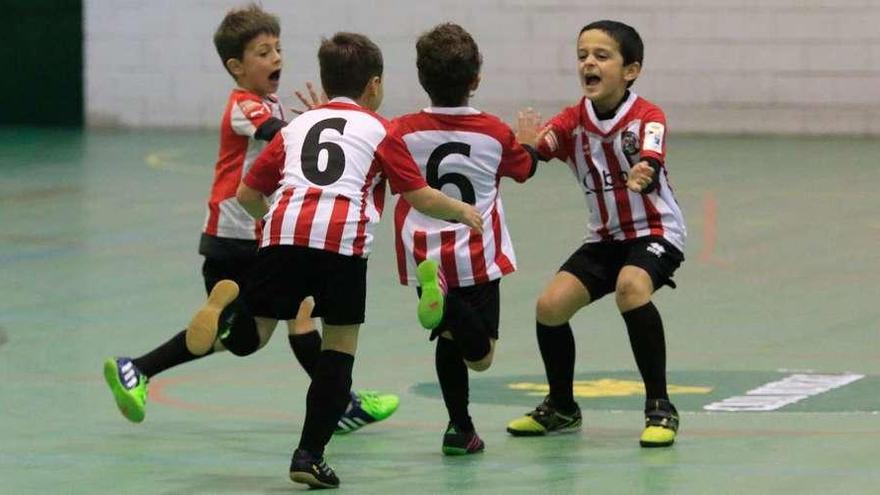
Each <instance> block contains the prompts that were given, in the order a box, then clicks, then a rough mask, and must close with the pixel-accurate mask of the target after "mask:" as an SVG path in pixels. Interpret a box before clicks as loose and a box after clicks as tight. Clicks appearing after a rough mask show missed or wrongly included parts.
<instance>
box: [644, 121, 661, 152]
mask: <svg viewBox="0 0 880 495" xmlns="http://www.w3.org/2000/svg"><path fill="white" fill-rule="evenodd" d="M665 130H666V129H665V127H663V124H661V123H659V122H648V123H647V124H646V125H645V142H644V144H643V145H642V149H644V150H648V151H656V152H657V153H663V132H664V131H665Z"/></svg>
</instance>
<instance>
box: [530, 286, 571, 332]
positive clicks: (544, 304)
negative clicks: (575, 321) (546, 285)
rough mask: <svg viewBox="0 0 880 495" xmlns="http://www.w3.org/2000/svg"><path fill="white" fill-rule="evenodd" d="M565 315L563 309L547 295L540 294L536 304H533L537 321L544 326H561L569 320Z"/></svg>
mask: <svg viewBox="0 0 880 495" xmlns="http://www.w3.org/2000/svg"><path fill="white" fill-rule="evenodd" d="M565 313H566V312H565V310H564V308H562V307H561V306H560V305H559V304H558V303H557V301H555V300H554V299H553V298H552V297H550V296H548V295H547V294H541V296H540V297H539V298H538V302H537V304H535V315H536V317H537V319H538V321H539V322H541V323H542V324H544V325H549V326H557V325H562V324H563V323H565V322H567V321H568V318H569V315H567V314H565Z"/></svg>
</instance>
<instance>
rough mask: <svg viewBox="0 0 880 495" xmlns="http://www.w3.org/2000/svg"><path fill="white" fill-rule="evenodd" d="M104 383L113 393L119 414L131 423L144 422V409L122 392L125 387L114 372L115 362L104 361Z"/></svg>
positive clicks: (113, 360) (129, 395)
mask: <svg viewBox="0 0 880 495" xmlns="http://www.w3.org/2000/svg"><path fill="white" fill-rule="evenodd" d="M104 381H106V382H107V386H108V387H110V392H112V393H113V399H114V400H116V407H117V408H119V412H120V413H122V415H123V416H125V419H127V420H129V421H131V422H132V423H140V422H142V421H143V420H144V416H145V414H144V409H143V408H142V407H140V406H139V405H138V403H137V400H136V399H135V398H134V397H133V396H132V394H130V393H128V392H127V391H125V390H124V388H125V387H123V386H122V383H120V382H119V373H118V372H117V371H116V360H115V359H113V358H109V359H107V360H106V361H104Z"/></svg>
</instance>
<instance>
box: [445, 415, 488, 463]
mask: <svg viewBox="0 0 880 495" xmlns="http://www.w3.org/2000/svg"><path fill="white" fill-rule="evenodd" d="M485 448H486V444H485V443H483V439H481V438H480V436H479V435H477V432H476V431H475V430H474V431H462V430H461V429H459V428H458V427H456V426H455V425H454V424H452V423H449V426H447V427H446V433H444V434H443V453H444V454H446V455H468V454H478V453H480V452H482V451H483V450H484V449H485Z"/></svg>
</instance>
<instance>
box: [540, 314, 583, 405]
mask: <svg viewBox="0 0 880 495" xmlns="http://www.w3.org/2000/svg"><path fill="white" fill-rule="evenodd" d="M535 331H536V333H537V335H538V348H539V349H540V350H541V359H542V360H543V361H544V371H545V372H546V373H547V384H548V385H549V386H550V402H552V403H553V405H554V406H555V407H557V408H558V409H560V410H562V411H563V412H568V411H573V410H574V409H575V406H576V405H575V402H574V391H573V390H572V389H573V387H574V334H572V332H571V325H569V324H568V323H567V322H566V323H563V324H562V325H559V326H555V327H552V326H549V325H544V324H542V323H540V322H536V324H535Z"/></svg>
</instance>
